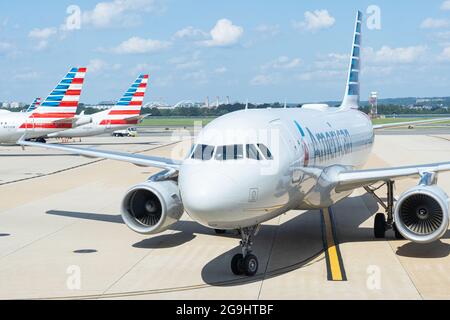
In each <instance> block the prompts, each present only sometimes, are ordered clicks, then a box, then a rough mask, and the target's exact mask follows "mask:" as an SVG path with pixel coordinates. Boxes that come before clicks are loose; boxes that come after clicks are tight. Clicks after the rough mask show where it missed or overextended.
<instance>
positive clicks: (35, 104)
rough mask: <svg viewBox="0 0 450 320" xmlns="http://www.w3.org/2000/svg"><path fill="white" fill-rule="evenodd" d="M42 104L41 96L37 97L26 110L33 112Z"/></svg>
mask: <svg viewBox="0 0 450 320" xmlns="http://www.w3.org/2000/svg"><path fill="white" fill-rule="evenodd" d="M40 105H41V98H36V99H34V101H33V103H32V104H30V106H29V107H28V109H27V110H25V112H33V111H34V110H36V109H37V108H39V106H40Z"/></svg>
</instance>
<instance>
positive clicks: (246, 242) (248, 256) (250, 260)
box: [231, 225, 260, 277]
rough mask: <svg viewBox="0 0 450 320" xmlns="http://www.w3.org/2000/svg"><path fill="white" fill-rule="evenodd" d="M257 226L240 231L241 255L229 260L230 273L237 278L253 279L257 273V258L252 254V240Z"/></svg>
mask: <svg viewBox="0 0 450 320" xmlns="http://www.w3.org/2000/svg"><path fill="white" fill-rule="evenodd" d="M259 227H260V226H259V225H258V226H254V227H249V228H243V229H241V230H240V231H241V236H242V241H241V247H242V253H240V254H237V255H235V256H234V257H233V259H232V260H231V271H233V273H234V274H235V275H237V276H241V275H246V276H248V277H253V276H255V275H256V273H257V272H258V267H259V262H258V258H256V256H255V255H253V254H252V250H251V248H252V245H253V241H252V238H253V237H254V236H256V235H257V234H258V231H259Z"/></svg>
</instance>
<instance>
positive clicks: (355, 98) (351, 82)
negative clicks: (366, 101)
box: [340, 11, 363, 110]
mask: <svg viewBox="0 0 450 320" xmlns="http://www.w3.org/2000/svg"><path fill="white" fill-rule="evenodd" d="M362 17H363V14H362V12H361V11H358V13H357V16H356V23H355V32H354V35H353V45H352V53H351V58H350V66H349V71H348V78H347V86H346V91H345V96H344V100H343V101H342V105H341V107H340V108H341V109H342V110H349V109H358V108H359V102H360V84H359V76H360V71H361V34H362V33H361V31H362Z"/></svg>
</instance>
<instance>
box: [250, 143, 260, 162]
mask: <svg viewBox="0 0 450 320" xmlns="http://www.w3.org/2000/svg"><path fill="white" fill-rule="evenodd" d="M246 148H247V158H248V159H252V160H262V159H263V157H262V156H261V153H260V152H259V151H258V149H257V148H256V146H255V145H253V144H248V145H247V146H246Z"/></svg>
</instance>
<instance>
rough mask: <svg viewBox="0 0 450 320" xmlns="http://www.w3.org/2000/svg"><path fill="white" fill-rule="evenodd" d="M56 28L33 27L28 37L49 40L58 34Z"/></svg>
mask: <svg viewBox="0 0 450 320" xmlns="http://www.w3.org/2000/svg"><path fill="white" fill-rule="evenodd" d="M56 33H57V30H56V28H44V29H38V28H36V29H33V30H31V31H30V33H29V34H28V37H30V38H33V39H38V40H47V39H48V38H50V37H52V36H54V35H56Z"/></svg>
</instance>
